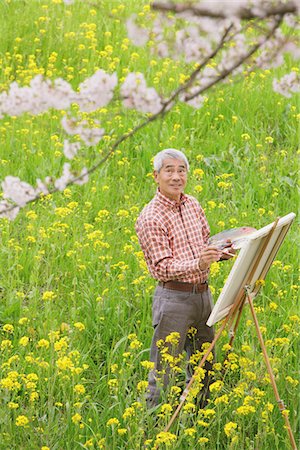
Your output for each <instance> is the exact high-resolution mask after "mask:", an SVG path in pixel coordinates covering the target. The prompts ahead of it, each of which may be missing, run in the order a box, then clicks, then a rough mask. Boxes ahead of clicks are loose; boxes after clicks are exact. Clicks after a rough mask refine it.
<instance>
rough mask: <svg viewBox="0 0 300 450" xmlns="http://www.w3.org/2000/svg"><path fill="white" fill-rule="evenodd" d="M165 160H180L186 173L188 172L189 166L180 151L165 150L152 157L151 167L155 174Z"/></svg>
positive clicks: (173, 149)
mask: <svg viewBox="0 0 300 450" xmlns="http://www.w3.org/2000/svg"><path fill="white" fill-rule="evenodd" d="M167 158H174V159H181V160H182V161H183V162H184V164H185V166H186V169H187V171H189V168H190V165H189V162H188V159H187V157H186V156H185V154H184V153H182V152H181V151H180V150H176V149H175V148H166V149H165V150H162V151H161V152H159V153H157V154H156V155H155V156H154V159H153V166H154V170H156V172H159V171H160V169H161V168H162V166H163V163H164V160H165V159H167Z"/></svg>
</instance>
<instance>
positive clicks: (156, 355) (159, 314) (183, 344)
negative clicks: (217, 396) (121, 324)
mask: <svg viewBox="0 0 300 450" xmlns="http://www.w3.org/2000/svg"><path fill="white" fill-rule="evenodd" d="M212 307H213V302H212V296H211V292H210V290H209V289H208V290H207V291H204V292H203V293H201V294H193V293H190V292H182V291H175V290H171V289H166V288H163V287H161V286H157V287H156V289H155V292H154V296H153V306H152V325H153V327H154V333H153V338H152V343H151V350H150V361H152V362H154V370H152V371H151V372H150V373H149V379H148V381H149V396H148V399H147V400H148V404H149V405H150V406H154V405H157V404H158V403H159V401H160V393H161V392H160V390H161V389H160V387H159V386H158V384H159V385H160V386H163V388H166V387H167V385H168V383H169V370H168V369H167V370H166V372H165V374H164V375H163V376H162V377H161V376H160V371H161V370H162V367H163V363H162V361H161V354H160V351H159V348H158V347H157V341H159V340H160V339H163V340H165V339H166V337H167V336H168V335H169V334H170V333H172V332H178V333H179V334H180V338H179V343H178V345H177V346H176V349H175V354H174V349H172V350H173V352H172V355H174V356H175V357H176V356H178V355H179V354H181V353H182V352H183V351H184V350H185V351H186V356H187V359H189V358H190V357H191V356H192V355H193V354H194V353H196V352H197V351H201V346H202V344H203V343H204V342H211V341H212V340H213V338H214V329H213V327H208V326H207V325H206V321H207V319H208V317H209V315H210V313H211V310H212ZM191 327H193V328H195V329H196V330H197V331H196V332H195V334H194V335H193V337H189V336H188V330H189V329H190V328H191ZM211 367H212V364H211V363H209V362H207V363H206V365H205V366H204V369H206V371H207V372H208V371H209V370H211ZM164 368H165V367H164ZM186 375H187V376H186V382H187V383H188V382H189V380H190V379H191V377H192V369H191V367H189V366H188V368H187V374H186ZM157 378H160V379H161V381H160V382H159V383H157ZM202 383H203V384H204V388H203V397H206V398H207V397H208V386H209V376H208V374H207V373H206V376H205V379H204V380H203V381H202ZM203 406H204V405H203Z"/></svg>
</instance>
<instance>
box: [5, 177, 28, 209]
mask: <svg viewBox="0 0 300 450" xmlns="http://www.w3.org/2000/svg"><path fill="white" fill-rule="evenodd" d="M2 189H3V198H6V199H9V200H12V201H13V202H14V203H16V204H17V205H18V206H21V207H22V206H25V205H26V203H28V202H29V201H30V200H33V199H34V198H35V197H36V192H35V189H34V188H33V187H32V186H31V185H30V184H28V183H26V182H25V181H21V180H20V178H19V177H13V176H11V175H8V176H7V177H5V178H4V181H3V182H2Z"/></svg>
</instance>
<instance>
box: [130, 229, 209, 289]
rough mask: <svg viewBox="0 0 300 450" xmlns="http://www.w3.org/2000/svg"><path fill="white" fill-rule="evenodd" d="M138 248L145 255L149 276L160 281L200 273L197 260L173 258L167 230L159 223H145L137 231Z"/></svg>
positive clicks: (178, 278)
mask: <svg viewBox="0 0 300 450" xmlns="http://www.w3.org/2000/svg"><path fill="white" fill-rule="evenodd" d="M137 232H138V238H139V243H140V246H141V248H142V250H143V252H144V254H145V257H146V261H147V263H148V268H149V271H150V273H151V275H152V276H153V277H154V278H156V279H158V280H160V281H169V280H175V279H176V280H180V279H181V277H187V276H189V275H194V274H200V273H201V274H203V273H204V272H205V271H200V269H199V261H198V259H189V260H179V259H176V258H174V256H173V253H172V250H171V248H170V245H169V238H168V235H167V230H166V229H165V228H164V226H163V225H162V224H160V223H159V222H154V221H153V222H152V221H147V222H146V223H145V222H144V223H143V226H142V227H140V228H138V229H137Z"/></svg>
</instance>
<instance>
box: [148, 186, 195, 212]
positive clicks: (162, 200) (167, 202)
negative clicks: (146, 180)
mask: <svg viewBox="0 0 300 450" xmlns="http://www.w3.org/2000/svg"><path fill="white" fill-rule="evenodd" d="M155 198H156V199H157V200H158V201H159V203H161V204H162V205H164V206H168V207H170V208H174V207H175V208H176V207H178V206H181V205H184V203H185V202H186V201H187V199H188V197H187V196H186V195H185V194H181V197H180V200H179V202H177V201H176V200H171V199H170V198H168V197H166V196H165V195H164V194H162V193H161V192H160V190H159V188H158V189H157V191H156V196H155Z"/></svg>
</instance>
